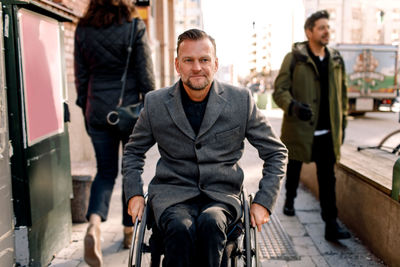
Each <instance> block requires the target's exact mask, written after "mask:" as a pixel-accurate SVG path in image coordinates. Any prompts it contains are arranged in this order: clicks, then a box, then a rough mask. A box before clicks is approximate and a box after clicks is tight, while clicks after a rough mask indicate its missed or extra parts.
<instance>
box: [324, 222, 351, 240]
mask: <svg viewBox="0 0 400 267" xmlns="http://www.w3.org/2000/svg"><path fill="white" fill-rule="evenodd" d="M350 237H351V235H350V233H349V232H348V231H346V230H345V229H343V228H342V227H340V226H339V224H338V223H337V222H334V223H327V224H326V226H325V239H326V240H328V241H337V240H339V239H348V238H350Z"/></svg>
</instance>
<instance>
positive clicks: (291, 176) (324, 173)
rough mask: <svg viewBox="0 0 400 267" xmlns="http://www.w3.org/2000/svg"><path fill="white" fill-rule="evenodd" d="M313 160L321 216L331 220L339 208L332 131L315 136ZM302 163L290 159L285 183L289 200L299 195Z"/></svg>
mask: <svg viewBox="0 0 400 267" xmlns="http://www.w3.org/2000/svg"><path fill="white" fill-rule="evenodd" d="M312 160H313V161H314V162H315V164H316V166H317V177H318V188H319V200H320V205H321V216H322V219H323V220H324V221H325V222H331V221H334V220H336V218H337V208H336V193H335V183H336V177H335V171H334V166H335V162H336V159H335V153H334V151H333V143H332V136H331V134H330V133H328V134H324V135H321V136H315V137H314V143H313V148H312ZM301 165H302V162H301V161H297V160H292V159H291V160H289V164H288V167H287V172H286V184H285V187H286V199H288V200H294V198H295V197H296V196H297V187H298V185H299V180H300V171H301Z"/></svg>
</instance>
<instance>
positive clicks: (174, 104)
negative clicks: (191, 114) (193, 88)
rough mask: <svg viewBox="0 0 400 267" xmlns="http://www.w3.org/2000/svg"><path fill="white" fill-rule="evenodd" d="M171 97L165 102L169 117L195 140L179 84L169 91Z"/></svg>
mask: <svg viewBox="0 0 400 267" xmlns="http://www.w3.org/2000/svg"><path fill="white" fill-rule="evenodd" d="M169 96H170V98H169V99H168V100H167V101H166V102H165V104H166V106H167V109H168V112H169V115H170V116H171V118H172V120H173V121H174V123H175V124H176V126H177V127H178V128H179V129H180V130H181V131H182V132H183V133H184V134H185V135H186V136H188V137H189V138H190V139H192V140H195V139H196V134H195V133H194V131H193V129H192V126H190V123H189V121H188V119H187V118H186V114H185V111H184V110H183V106H182V100H181V92H180V89H179V82H177V83H175V85H174V86H173V87H171V88H170V89H169Z"/></svg>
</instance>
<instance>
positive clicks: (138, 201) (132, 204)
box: [128, 196, 144, 223]
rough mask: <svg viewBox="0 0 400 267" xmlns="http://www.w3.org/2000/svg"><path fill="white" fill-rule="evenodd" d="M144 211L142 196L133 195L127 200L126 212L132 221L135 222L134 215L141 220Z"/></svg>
mask: <svg viewBox="0 0 400 267" xmlns="http://www.w3.org/2000/svg"><path fill="white" fill-rule="evenodd" d="M143 211H144V197H143V196H134V197H132V198H131V199H129V202H128V214H129V215H131V216H132V222H133V223H135V220H136V217H137V218H138V219H139V221H141V220H142V215H143Z"/></svg>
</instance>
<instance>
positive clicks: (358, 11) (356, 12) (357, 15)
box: [351, 7, 362, 20]
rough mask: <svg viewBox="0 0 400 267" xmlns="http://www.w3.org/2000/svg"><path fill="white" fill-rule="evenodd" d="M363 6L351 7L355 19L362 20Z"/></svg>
mask: <svg viewBox="0 0 400 267" xmlns="http://www.w3.org/2000/svg"><path fill="white" fill-rule="evenodd" d="M361 15H362V14H361V8H359V7H353V8H352V9H351V17H352V18H353V19H354V20H361Z"/></svg>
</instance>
